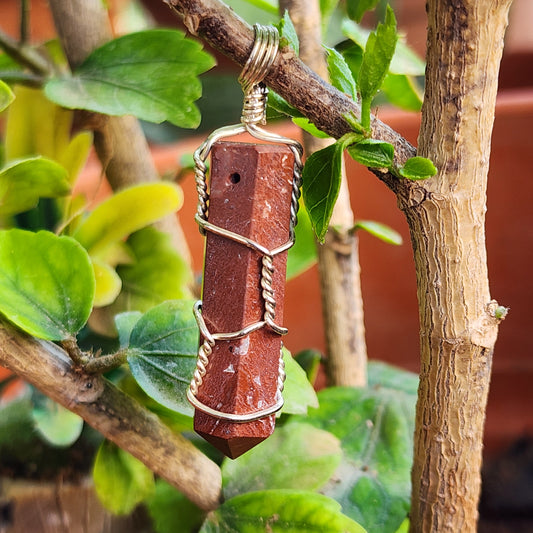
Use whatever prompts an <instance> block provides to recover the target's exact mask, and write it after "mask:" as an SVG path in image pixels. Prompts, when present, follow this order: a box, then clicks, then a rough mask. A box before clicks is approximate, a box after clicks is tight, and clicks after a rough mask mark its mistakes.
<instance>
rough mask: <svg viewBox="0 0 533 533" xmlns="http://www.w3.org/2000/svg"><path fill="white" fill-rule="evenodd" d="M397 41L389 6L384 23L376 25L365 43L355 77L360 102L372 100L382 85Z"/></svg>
mask: <svg viewBox="0 0 533 533" xmlns="http://www.w3.org/2000/svg"><path fill="white" fill-rule="evenodd" d="M397 40H398V35H397V33H396V18H395V17H394V13H393V11H392V9H391V8H390V6H387V13H386V16H385V23H384V24H378V27H377V29H376V31H375V32H372V33H371V34H370V35H369V36H368V40H367V42H366V46H365V51H364V54H363V60H362V62H361V68H360V69H359V75H358V77H357V88H358V89H359V93H360V95H361V99H362V100H368V99H371V98H373V97H374V95H375V94H376V93H377V91H378V89H379V88H380V86H381V84H382V83H383V80H384V79H385V76H386V75H387V72H388V71H389V65H390V63H391V60H392V57H393V55H394V50H395V48H396V41H397Z"/></svg>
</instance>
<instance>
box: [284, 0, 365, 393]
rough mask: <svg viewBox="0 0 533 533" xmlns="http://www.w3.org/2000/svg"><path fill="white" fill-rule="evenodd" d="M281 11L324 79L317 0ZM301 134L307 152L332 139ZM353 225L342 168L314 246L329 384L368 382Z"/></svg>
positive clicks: (287, 3)
mask: <svg viewBox="0 0 533 533" xmlns="http://www.w3.org/2000/svg"><path fill="white" fill-rule="evenodd" d="M280 10H281V11H285V10H288V12H289V15H290V17H291V20H292V22H293V24H294V27H295V29H296V32H297V34H298V39H299V41H300V59H301V60H302V61H303V62H304V63H305V64H306V65H307V66H308V67H310V68H312V69H313V70H314V72H316V73H317V74H318V75H319V76H320V77H321V78H323V79H325V80H327V79H328V70H327V65H326V59H325V51H324V48H323V46H322V32H321V18H320V6H319V2H318V1H317V0H281V1H280ZM303 135H304V137H303V140H304V147H305V152H306V154H307V155H308V156H309V155H310V154H312V153H313V152H315V151H317V150H321V149H322V148H325V147H326V146H328V145H329V144H331V142H332V141H331V140H330V139H318V138H316V137H313V136H312V135H309V134H308V133H306V132H304V134H303ZM353 225H354V217H353V213H352V208H351V203H350V191H349V189H348V183H347V180H346V173H345V172H344V169H343V173H342V181H341V189H340V192H339V196H338V198H337V203H336V204H335V208H334V209H333V214H332V216H331V221H330V230H329V232H328V234H327V235H326V241H325V243H324V244H323V245H320V244H318V246H317V250H318V270H319V274H320V286H321V295H322V310H323V315H324V330H325V334H326V346H327V374H328V382H329V384H330V385H339V386H364V385H366V381H367V380H366V363H367V356H366V342H365V326H364V321H363V298H362V295H361V279H360V266H359V247H358V238H357V235H355V234H354V233H353V232H351V231H350V228H352V227H353ZM331 228H335V229H331Z"/></svg>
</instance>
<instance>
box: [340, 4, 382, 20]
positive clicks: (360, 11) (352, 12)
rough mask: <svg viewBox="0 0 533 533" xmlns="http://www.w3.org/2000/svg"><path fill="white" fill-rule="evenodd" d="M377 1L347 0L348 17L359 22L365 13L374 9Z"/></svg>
mask: <svg viewBox="0 0 533 533" xmlns="http://www.w3.org/2000/svg"><path fill="white" fill-rule="evenodd" d="M378 1H379V0H347V2H346V10H347V12H348V16H349V17H350V18H351V19H352V20H355V21H357V22H361V19H362V18H363V15H364V14H365V13H366V12H367V11H371V10H373V9H375V7H376V5H377V3H378Z"/></svg>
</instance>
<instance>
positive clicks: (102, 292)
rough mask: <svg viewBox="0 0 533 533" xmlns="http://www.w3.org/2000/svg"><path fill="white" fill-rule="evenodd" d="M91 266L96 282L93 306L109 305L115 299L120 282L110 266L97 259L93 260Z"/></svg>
mask: <svg viewBox="0 0 533 533" xmlns="http://www.w3.org/2000/svg"><path fill="white" fill-rule="evenodd" d="M92 264H93V269H94V278H95V280H96V290H95V293H94V302H93V305H94V306H95V307H102V306H104V305H109V304H111V303H113V302H114V301H115V300H116V299H117V296H118V295H119V293H120V289H121V288H122V281H121V279H120V277H119V275H118V274H117V272H116V271H115V269H114V268H113V267H112V266H110V265H108V264H106V263H104V262H103V261H99V260H98V259H93V260H92Z"/></svg>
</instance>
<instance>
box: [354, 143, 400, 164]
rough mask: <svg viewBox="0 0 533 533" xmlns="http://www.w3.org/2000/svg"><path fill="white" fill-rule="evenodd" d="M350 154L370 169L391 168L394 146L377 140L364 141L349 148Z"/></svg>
mask: <svg viewBox="0 0 533 533" xmlns="http://www.w3.org/2000/svg"><path fill="white" fill-rule="evenodd" d="M348 153H349V154H350V155H351V156H352V158H353V159H355V160H356V161H357V162H358V163H361V164H362V165H364V166H365V167H369V168H390V167H391V166H392V163H393V160H394V146H392V144H389V143H386V142H383V141H378V140H377V139H364V140H362V141H359V142H357V143H355V144H352V145H351V146H348Z"/></svg>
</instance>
